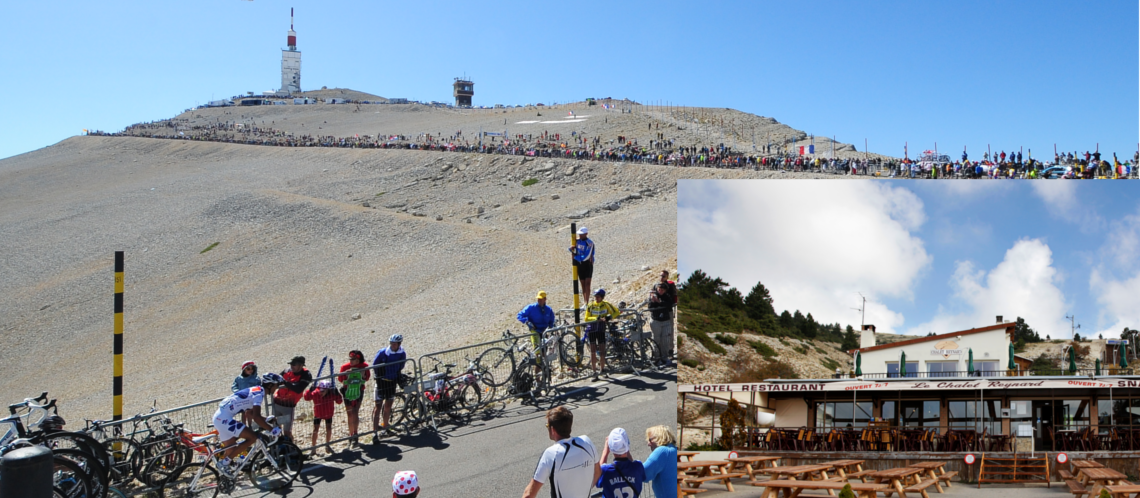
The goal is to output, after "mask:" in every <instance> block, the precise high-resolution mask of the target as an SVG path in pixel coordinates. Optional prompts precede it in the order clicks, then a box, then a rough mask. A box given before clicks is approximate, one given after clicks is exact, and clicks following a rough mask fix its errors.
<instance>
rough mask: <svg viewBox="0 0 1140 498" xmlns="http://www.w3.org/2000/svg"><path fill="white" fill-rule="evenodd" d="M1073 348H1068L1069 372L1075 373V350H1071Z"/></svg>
mask: <svg viewBox="0 0 1140 498" xmlns="http://www.w3.org/2000/svg"><path fill="white" fill-rule="evenodd" d="M1073 349H1074V348H1072V347H1070V348H1069V373H1071V374H1075V373H1077V352H1076V351H1073Z"/></svg>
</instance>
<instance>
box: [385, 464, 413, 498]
mask: <svg viewBox="0 0 1140 498" xmlns="http://www.w3.org/2000/svg"><path fill="white" fill-rule="evenodd" d="M419 495H420V480H419V478H418V477H416V471H414V470H402V471H400V472H396V476H395V477H393V478H392V498H416V497H417V496H419Z"/></svg>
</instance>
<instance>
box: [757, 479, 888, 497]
mask: <svg viewBox="0 0 1140 498" xmlns="http://www.w3.org/2000/svg"><path fill="white" fill-rule="evenodd" d="M753 486H760V487H763V488H764V493H763V494H762V495H760V496H761V498H774V497H775V496H776V493H778V492H779V490H781V489H791V490H804V489H826V490H839V489H843V486H851V490H852V491H854V492H855V493H856V494H858V495H859V496H862V497H866V498H875V496H876V493H877V492H879V491H886V490H888V488H889V485H887V484H876V483H871V482H866V483H863V482H853V483H844V482H834V481H793V480H790V479H779V480H772V481H764V482H757V483H754V484H753Z"/></svg>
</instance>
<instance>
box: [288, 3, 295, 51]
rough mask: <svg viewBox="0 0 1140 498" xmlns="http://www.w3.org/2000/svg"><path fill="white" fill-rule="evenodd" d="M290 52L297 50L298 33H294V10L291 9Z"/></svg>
mask: <svg viewBox="0 0 1140 498" xmlns="http://www.w3.org/2000/svg"><path fill="white" fill-rule="evenodd" d="M286 44H287V45H289V50H297V32H296V31H293V8H292V7H290V8H289V39H288V43H286Z"/></svg>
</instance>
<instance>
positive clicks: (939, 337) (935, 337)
mask: <svg viewBox="0 0 1140 498" xmlns="http://www.w3.org/2000/svg"><path fill="white" fill-rule="evenodd" d="M1015 325H1016V324H1014V323H995V324H993V325H990V326H988V327H982V328H980V329H970V330H962V331H958V332H949V333H946V334H938V335H928V336H925V337H915V338H914V339H907V340H905V341H899V342H892V343H890V344H880V345H878V346H871V347H869V348H860V349H852V350H850V351H848V353H849V354H854V353H855V351H858V352H860V353H866V352H869V351H879V350H883V349H890V348H895V347H899V346H909V345H911V344H918V343H920V342H927V341H938V340H942V339H946V338H949V337H957V336H961V335H970V334H978V333H981V332H990V331H993V330H1001V329H1011V328H1013V327H1014V326H1015Z"/></svg>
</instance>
